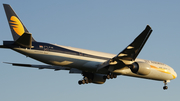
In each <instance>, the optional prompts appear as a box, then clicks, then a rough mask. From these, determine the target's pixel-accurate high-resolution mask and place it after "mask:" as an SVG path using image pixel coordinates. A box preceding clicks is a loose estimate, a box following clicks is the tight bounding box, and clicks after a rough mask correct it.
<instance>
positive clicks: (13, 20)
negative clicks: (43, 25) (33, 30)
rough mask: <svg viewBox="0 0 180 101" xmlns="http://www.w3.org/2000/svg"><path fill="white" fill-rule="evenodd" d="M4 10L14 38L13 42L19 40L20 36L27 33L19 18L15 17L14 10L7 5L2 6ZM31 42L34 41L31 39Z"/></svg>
mask: <svg viewBox="0 0 180 101" xmlns="http://www.w3.org/2000/svg"><path fill="white" fill-rule="evenodd" d="M3 6H4V10H5V12H6V16H7V20H8V23H9V27H10V29H11V33H12V36H13V38H14V41H16V40H17V39H19V37H20V36H22V35H23V34H24V33H29V32H28V30H27V29H26V27H25V26H24V24H23V23H22V21H21V20H20V19H19V17H18V16H17V15H16V13H15V12H14V10H13V9H12V8H11V6H10V5H8V4H3ZM32 41H35V40H34V39H33V38H32Z"/></svg>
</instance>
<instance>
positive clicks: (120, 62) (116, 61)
mask: <svg viewBox="0 0 180 101" xmlns="http://www.w3.org/2000/svg"><path fill="white" fill-rule="evenodd" d="M151 32H152V29H151V27H150V26H149V25H147V26H146V28H145V29H144V31H143V32H142V33H141V34H140V35H139V36H137V37H136V38H135V39H134V41H133V42H132V43H131V44H130V45H128V46H127V47H126V48H125V49H124V50H123V51H122V52H120V53H119V54H118V55H117V56H115V57H114V58H112V59H110V60H108V61H106V62H104V63H103V64H102V65H100V66H99V68H98V70H100V69H102V68H107V67H109V66H111V65H116V66H114V67H113V70H116V69H119V68H122V66H125V65H131V64H132V63H133V62H134V60H135V59H136V57H137V56H138V54H139V53H140V51H141V50H142V48H143V46H144V44H145V43H146V41H147V39H148V38H149V36H150V34H151Z"/></svg>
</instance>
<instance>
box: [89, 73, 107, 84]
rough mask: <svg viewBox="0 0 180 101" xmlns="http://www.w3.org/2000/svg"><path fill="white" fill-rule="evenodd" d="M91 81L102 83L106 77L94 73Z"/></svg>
mask: <svg viewBox="0 0 180 101" xmlns="http://www.w3.org/2000/svg"><path fill="white" fill-rule="evenodd" d="M92 82H93V83H96V84H103V83H104V82H106V79H105V78H104V75H103V74H94V77H93V80H92Z"/></svg>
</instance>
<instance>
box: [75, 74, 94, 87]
mask: <svg viewBox="0 0 180 101" xmlns="http://www.w3.org/2000/svg"><path fill="white" fill-rule="evenodd" d="M82 75H83V76H84V77H83V80H79V81H78V84H79V85H81V84H88V83H92V80H93V73H87V72H83V73H82Z"/></svg>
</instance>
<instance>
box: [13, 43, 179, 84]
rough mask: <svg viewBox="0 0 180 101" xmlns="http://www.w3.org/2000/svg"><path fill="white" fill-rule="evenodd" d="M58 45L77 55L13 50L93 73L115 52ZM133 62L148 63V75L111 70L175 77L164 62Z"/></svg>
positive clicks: (138, 60)
mask: <svg viewBox="0 0 180 101" xmlns="http://www.w3.org/2000/svg"><path fill="white" fill-rule="evenodd" d="M56 46H60V45H56ZM60 47H63V48H66V49H70V50H73V51H77V52H79V55H73V54H68V53H59V52H51V51H46V50H43V51H42V50H34V49H27V48H14V49H13V50H15V51H17V52H19V53H22V54H24V55H26V56H28V57H31V58H33V59H36V60H38V61H41V62H43V63H47V64H51V65H57V66H64V67H70V68H76V69H79V70H82V71H88V72H93V73H96V72H98V71H97V68H98V66H99V65H100V64H102V63H104V62H105V61H107V59H111V58H113V57H114V56H115V54H108V53H103V52H97V51H91V50H85V49H79V48H73V47H67V46H60ZM84 53H86V54H90V55H92V56H97V57H102V58H101V59H99V58H93V57H87V56H83V54H84ZM135 62H146V63H148V64H149V65H150V67H151V72H150V73H149V74H148V75H138V74H135V73H132V72H131V70H130V69H129V68H128V67H124V68H121V69H117V70H115V71H113V73H116V74H117V75H126V76H133V77H140V78H146V79H153V80H161V81H165V80H172V79H175V78H176V77H177V74H176V72H175V71H174V70H173V68H171V67H170V66H168V65H166V64H163V63H159V62H155V61H149V60H143V59H136V60H135ZM101 73H102V72H101ZM104 74H106V73H104Z"/></svg>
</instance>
